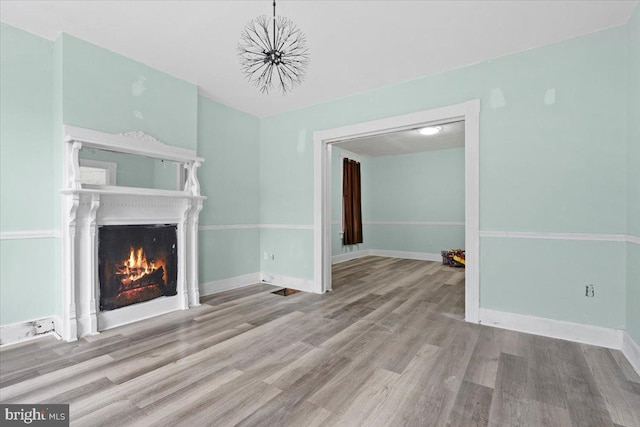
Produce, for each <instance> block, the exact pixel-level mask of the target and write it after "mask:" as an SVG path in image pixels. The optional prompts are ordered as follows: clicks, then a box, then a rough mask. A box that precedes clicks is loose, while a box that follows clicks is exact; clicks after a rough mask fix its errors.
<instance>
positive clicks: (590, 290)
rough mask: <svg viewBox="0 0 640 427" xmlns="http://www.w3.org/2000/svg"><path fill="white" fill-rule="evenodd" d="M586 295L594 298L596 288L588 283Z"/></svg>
mask: <svg viewBox="0 0 640 427" xmlns="http://www.w3.org/2000/svg"><path fill="white" fill-rule="evenodd" d="M584 295H585V296H586V297H589V298H592V297H594V296H596V291H595V289H594V287H593V285H587V286H585V292H584Z"/></svg>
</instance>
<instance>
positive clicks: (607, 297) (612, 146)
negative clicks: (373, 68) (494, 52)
mask: <svg viewBox="0 0 640 427" xmlns="http://www.w3.org/2000/svg"><path fill="white" fill-rule="evenodd" d="M626 37H627V35H626V28H625V27H618V28H613V29H609V30H605V31H601V32H598V33H594V34H589V35H586V36H582V37H578V38H574V39H571V40H566V41H563V42H560V43H556V44H553V45H549V46H544V47H540V48H537V49H532V50H529V51H526V52H521V53H517V54H513V55H509V56H505V57H502V58H498V59H494V60H492V61H488V62H484V63H481V64H477V65H472V66H469V67H465V68H460V69H456V70H453V71H449V72H444V73H440V74H437V75H432V76H426V77H423V78H419V79H416V80H412V81H409V82H405V83H400V84H395V85H390V86H386V87H383V88H379V89H376V90H372V91H369V92H366V93H362V94H358V95H354V96H350V97H346V98H342V99H339V100H334V101H330V102H326V103H323V104H318V105H315V106H311V107H308V108H303V109H300V110H295V111H291V112H287V113H283V114H279V115H276V116H273V117H269V118H266V119H263V120H262V127H261V167H260V177H261V220H262V222H268V223H288V224H312V223H313V201H312V194H313V152H312V147H311V146H312V134H313V131H314V130H321V129H330V128H335V127H338V126H344V125H349V124H353V123H358V122H362V121H367V120H374V119H379V118H384V117H389V116H394V115H399V114H406V113H411V112H415V111H421V110H425V109H429V108H434V107H440V106H444V105H451V104H456V103H461V102H464V101H466V100H469V99H474V98H479V99H480V100H481V115H480V132H481V134H480V141H481V142H480V144H481V146H480V168H481V169H480V223H481V230H496V231H511V230H513V231H547V232H586V233H624V232H625V223H626V180H627V176H626V170H625V169H626V167H625V165H626V158H625V154H626V130H625V129H626V55H627V53H626V43H627V40H626ZM549 90H554V91H555V100H554V102H553V103H551V102H550V101H551V99H550V98H551V97H550V96H547V103H545V94H546V93H547V91H549ZM499 91H500V92H501V93H502V95H503V97H504V100H505V102H504V105H501V104H500V103H499V102H496V99H497V98H499V97H497V96H496V94H497V93H498V92H499ZM603 124H606V126H603ZM602 141H606V142H607V143H606V144H603V143H602ZM269 232H270V234H271V237H270V238H271V239H274V240H275V239H278V240H280V241H282V242H283V243H281V244H282V245H289V246H291V247H296V248H298V251H300V252H303V254H300V252H297V253H296V256H297V257H300V259H304V260H307V259H308V260H311V259H312V258H313V246H312V241H311V239H309V238H308V232H307V231H305V230H300V231H297V232H296V231H295V230H286V232H285V231H284V230H283V231H279V232H278V230H269ZM275 234H277V236H275ZM262 235H264V233H263V234H262ZM485 240H486V239H483V243H482V245H483V248H484V250H485V251H487V250H488V248H490V250H491V252H490V253H484V254H482V255H481V257H482V259H481V263H482V264H481V270H484V272H485V273H486V274H484V275H483V276H482V278H481V280H482V281H481V287H482V289H483V292H482V299H481V305H482V306H483V307H488V308H490V307H497V306H500V307H502V309H504V310H507V311H516V310H520V312H523V313H526V314H531V315H547V314H548V313H551V312H552V313H555V314H554V316H555V318H558V319H564V320H575V319H582V318H587V319H589V323H592V324H603V325H604V324H607V325H615V326H618V327H620V326H623V325H624V321H625V316H624V292H622V291H621V290H623V289H624V280H625V279H624V275H621V274H620V268H623V267H622V266H621V265H618V264H616V263H602V265H601V267H602V268H601V270H599V271H598V272H597V273H598V274H597V275H596V274H595V272H594V274H593V275H591V276H593V277H589V280H590V281H593V282H596V281H598V280H599V279H601V278H607V279H606V280H604V279H603V280H601V281H598V283H595V285H596V289H597V297H596V298H594V300H597V302H598V304H600V306H601V307H617V308H618V310H616V311H615V312H614V313H613V314H610V313H600V312H591V311H589V312H586V311H585V310H586V308H585V307H584V305H583V303H584V301H582V300H583V299H585V297H584V288H583V287H576V288H573V287H571V286H570V284H568V283H566V280H565V275H564V273H563V272H558V273H557V274H549V273H548V269H547V267H552V268H555V264H553V263H551V260H550V259H549V258H548V257H547V258H542V262H538V268H537V269H536V270H534V271H532V272H531V274H530V277H529V278H528V279H529V280H532V281H534V282H535V283H538V284H539V286H538V288H537V292H538V295H539V296H540V298H541V299H543V300H544V301H545V304H546V305H545V307H540V306H539V305H536V304H533V303H531V302H528V300H527V299H526V297H522V298H521V297H519V296H518V295H525V294H526V291H525V287H526V285H524V284H523V282H519V281H515V282H514V281H513V280H511V278H510V277H509V275H507V274H504V275H502V274H492V271H500V270H501V269H504V268H506V267H505V266H504V263H503V262H501V261H498V259H499V254H502V253H507V252H509V251H511V250H512V246H513V245H514V242H513V241H512V240H510V239H493V240H492V241H491V243H485ZM518 243H519V249H520V250H521V251H522V253H523V256H524V257H526V254H527V253H528V252H530V251H534V250H535V251H538V250H539V246H540V245H546V246H547V247H548V250H549V252H550V253H552V252H554V248H555V247H556V246H557V245H556V242H549V241H546V240H545V241H537V240H536V241H534V240H526V241H522V242H518ZM576 245H578V246H581V247H584V248H585V249H583V251H588V250H591V247H592V246H593V245H594V244H593V243H590V242H586V243H585V242H578V243H577V244H576ZM595 245H600V247H601V248H602V251H604V250H605V249H607V250H608V249H609V248H610V246H611V244H609V243H596V244H595ZM613 245H614V246H616V245H617V247H618V249H617V250H616V251H615V252H617V253H619V255H620V256H622V258H623V259H624V250H623V247H624V244H623V243H618V244H613ZM580 254H581V251H577V252H575V253H574V254H571V253H570V254H568V255H566V256H568V257H570V262H569V264H571V265H573V266H574V267H575V268H579V269H582V270H584V271H592V270H593V269H592V268H591V265H593V264H592V263H591V260H590V259H586V258H583V257H581V255H580ZM282 256H287V254H286V253H285V254H282ZM496 263H498V264H496ZM287 264H290V265H293V263H292V262H291V263H287V262H285V261H282V264H281V267H280V268H279V269H278V271H276V272H277V273H280V274H284V275H294V274H293V272H292V271H288V270H287V268H286V267H285V265H287ZM298 265H299V264H296V268H298V269H299V267H298ZM306 265H308V270H305V271H304V272H300V273H299V274H300V275H301V276H304V277H312V275H313V266H312V263H311V262H308V263H306ZM585 279H586V278H585ZM582 285H584V284H582ZM503 293H511V294H512V295H514V298H516V300H514V301H512V302H511V303H510V304H509V305H503V300H501V299H497V296H498V295H501V294H503ZM565 295H571V297H570V300H567V298H566V297H565ZM590 303H594V302H590Z"/></svg>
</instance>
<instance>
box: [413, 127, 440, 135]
mask: <svg viewBox="0 0 640 427" xmlns="http://www.w3.org/2000/svg"><path fill="white" fill-rule="evenodd" d="M441 130H442V126H429V127H426V128H421V129H418V132H420V135H427V136H429V135H435V134H436V133H438V132H440V131H441Z"/></svg>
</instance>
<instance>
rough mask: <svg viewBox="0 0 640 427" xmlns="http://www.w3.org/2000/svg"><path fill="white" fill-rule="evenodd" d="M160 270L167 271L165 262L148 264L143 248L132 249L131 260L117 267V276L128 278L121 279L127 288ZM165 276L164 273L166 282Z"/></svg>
mask: <svg viewBox="0 0 640 427" xmlns="http://www.w3.org/2000/svg"><path fill="white" fill-rule="evenodd" d="M160 268H162V269H163V270H165V271H166V269H165V268H164V263H163V262H154V261H150V262H147V257H146V255H145V253H144V249H143V248H138V249H137V250H135V249H134V248H133V247H131V251H130V252H129V258H128V259H126V260H124V263H123V264H122V265H120V266H118V267H117V271H116V274H118V275H122V276H126V277H123V278H122V279H121V283H122V284H123V285H124V286H127V285H130V284H131V283H133V282H135V281H136V280H138V279H140V278H142V277H144V276H145V275H147V274H150V273H153V272H154V271H156V270H158V269H160ZM164 275H165V272H164V271H163V274H162V276H163V277H162V278H163V280H166V279H165V277H164Z"/></svg>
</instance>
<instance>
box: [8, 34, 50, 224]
mask: <svg viewBox="0 0 640 427" xmlns="http://www.w3.org/2000/svg"><path fill="white" fill-rule="evenodd" d="M0 36H1V37H0V59H1V61H0V67H1V68H0V93H2V97H0V122H1V126H0V186H1V189H2V191H1V192H0V213H1V215H0V218H1V224H2V228H1V229H2V231H15V230H49V229H52V228H53V227H54V222H53V209H52V206H51V202H50V200H51V199H52V194H53V192H54V189H55V188H54V186H53V176H54V165H53V164H52V163H51V157H52V155H53V145H52V143H51V139H52V132H53V44H52V43H51V42H50V41H48V40H45V39H42V38H40V37H37V36H34V35H32V34H29V33H26V32H24V31H22V30H18V29H17V28H13V27H11V26H9V25H6V24H0ZM25 193H27V194H29V196H30V197H24V195H25ZM43 201H44V205H43Z"/></svg>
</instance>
